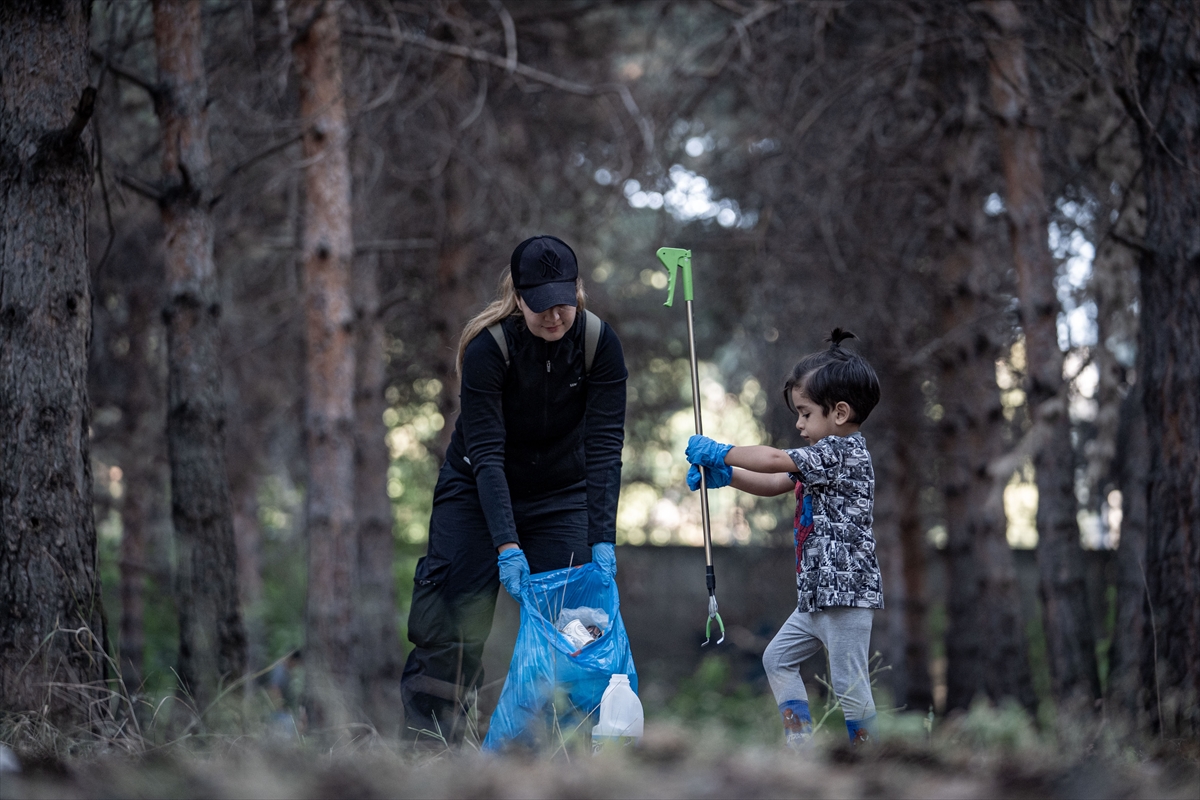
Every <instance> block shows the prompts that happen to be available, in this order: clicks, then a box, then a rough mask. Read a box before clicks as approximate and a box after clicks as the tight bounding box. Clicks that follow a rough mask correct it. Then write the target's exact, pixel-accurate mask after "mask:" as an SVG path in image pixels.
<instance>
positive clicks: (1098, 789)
mask: <svg viewBox="0 0 1200 800" xmlns="http://www.w3.org/2000/svg"><path fill="white" fill-rule="evenodd" d="M230 688H231V689H234V688H236V687H230ZM813 688H814V689H816V687H813ZM118 694H119V692H118ZM821 695H822V693H821V692H820V691H813V692H811V693H810V696H811V697H812V699H813V712H814V719H816V720H818V721H820V723H821V724H820V725H819V726H818V728H819V729H818V731H817V734H816V736H815V737H814V740H813V746H812V747H811V748H810V749H809V750H807V751H806V752H802V753H799V754H797V753H793V752H791V751H788V750H786V749H785V748H783V747H782V746H781V745H780V741H781V739H782V727H781V725H780V723H779V719H778V713H777V711H776V709H775V707H774V701H773V699H772V698H771V697H770V696H769V695H767V694H764V693H762V692H761V691H758V692H756V691H755V690H754V689H752V688H751V687H750V685H748V684H745V683H744V682H742V681H739V680H737V679H736V678H735V677H734V676H733V675H732V674H731V671H730V669H729V666H728V664H727V663H726V662H725V661H724V660H723V659H721V658H710V659H707V660H706V661H705V662H703V663H702V665H701V666H700V668H699V669H698V670H697V672H696V673H695V674H694V675H693V676H692V677H691V678H689V679H687V680H685V681H683V682H681V683H680V685H679V687H678V691H677V692H676V694H675V695H674V696H673V697H672V698H671V699H670V700H669V701H667V702H666V703H665V705H664V706H662V707H661V708H658V709H651V710H650V712H649V713H648V718H647V723H646V734H645V737H644V739H643V740H642V743H641V745H640V746H638V747H636V748H618V749H615V750H606V751H603V752H601V753H599V754H597V755H595V756H590V755H586V753H587V750H586V748H585V747H582V746H580V744H579V742H577V741H575V740H574V738H575V737H572V736H571V734H570V732H569V731H559V732H558V739H557V741H555V740H554V737H551V740H550V742H549V743H548V744H546V745H545V746H543V747H542V748H540V749H537V750H525V751H521V752H514V753H510V754H505V755H495V754H485V753H482V752H480V751H479V749H478V743H479V740H480V735H479V728H478V726H477V725H472V726H471V730H470V731H469V733H468V736H467V741H466V742H465V744H464V746H462V747H459V748H451V747H448V746H445V744H444V740H443V741H442V742H441V743H440V744H439V740H438V736H437V732H436V731H434V732H431V735H430V736H429V737H427V738H426V741H425V743H424V745H423V746H421V747H414V746H412V745H411V744H407V743H404V742H400V741H397V740H394V739H389V738H386V737H383V736H380V735H379V734H378V732H377V731H375V730H374V729H373V728H371V727H370V726H367V725H345V726H340V727H337V728H332V729H328V730H324V731H318V732H315V733H314V732H310V733H309V734H308V735H306V736H303V737H300V738H299V739H289V738H285V737H282V736H280V735H279V734H278V732H277V729H274V728H272V726H271V725H270V724H269V719H270V711H271V708H270V705H269V703H266V702H265V697H263V698H255V697H254V696H253V695H251V697H250V699H249V700H247V699H246V694H245V693H243V692H241V691H229V692H227V693H226V696H225V700H223V701H222V703H223V705H222V707H221V708H219V709H212V710H210V711H209V712H208V714H206V715H205V719H206V720H207V719H211V720H212V723H211V724H210V725H209V729H208V732H207V733H205V734H204V735H199V734H198V733H197V732H196V730H194V729H193V730H191V731H188V730H186V726H185V727H184V728H183V729H181V728H179V727H177V726H176V725H175V723H172V722H170V719H171V715H170V713H169V711H168V709H167V708H166V705H165V704H164V703H161V702H160V708H159V710H158V713H157V715H150V717H149V719H150V721H149V722H148V723H147V724H146V725H145V726H144V727H141V728H138V727H135V726H134V725H133V723H132V722H125V723H122V722H121V719H120V715H119V714H117V713H113V714H112V715H111V716H110V719H109V721H108V722H107V723H106V724H105V725H104V726H100V727H98V728H95V729H93V730H91V731H81V730H77V731H66V732H64V731H56V730H54V729H52V728H51V727H50V726H48V725H47V724H46V723H45V722H44V721H43V720H40V719H39V718H37V717H36V716H32V715H24V716H12V715H10V716H8V717H5V718H3V719H2V720H0V741H4V742H7V743H8V744H9V745H10V746H12V747H13V748H14V749H15V750H16V751H17V754H18V756H19V757H20V758H21V760H22V763H23V771H22V772H21V773H20V774H19V775H4V776H3V779H2V780H0V800H8V799H9V798H14V799H15V798H41V797H63V796H70V797H81V798H91V797H96V798H107V797H132V798H140V797H146V798H150V797H154V798H192V797H195V798H200V797H205V798H208V797H212V798H241V797H271V798H309V797H313V798H316V797H329V796H348V797H364V798H373V797H434V798H460V797H576V798H592V797H596V798H601V797H698V798H706V797H732V796H738V797H774V796H791V797H834V796H836V797H879V796H888V797H930V796H942V797H989V798H991V797H997V798H1006V797H1013V798H1017V797H1034V796H1037V797H1064V798H1065V797H1098V798H1103V797H1114V798H1115V797H1162V798H1176V797H1178V798H1191V800H1194V798H1195V797H1196V796H1197V792H1198V790H1200V767H1198V764H1200V743H1197V742H1196V741H1194V740H1166V741H1160V740H1158V739H1155V738H1150V737H1144V736H1140V735H1138V734H1136V733H1134V732H1132V731H1130V730H1127V729H1125V728H1123V727H1122V726H1121V725H1120V724H1118V723H1119V721H1117V720H1113V719H1109V718H1106V717H1104V716H1088V717H1086V718H1077V719H1075V720H1073V721H1072V724H1070V725H1063V724H1062V723H1063V719H1064V717H1066V716H1067V714H1066V713H1065V712H1060V713H1059V714H1058V717H1057V721H1058V723H1059V724H1058V726H1056V727H1055V728H1047V727H1039V726H1038V725H1037V722H1036V720H1035V719H1034V718H1032V717H1030V716H1029V715H1028V714H1027V713H1026V712H1025V711H1023V710H1022V709H1021V708H1019V707H1017V706H1015V705H1005V706H1002V707H999V708H996V707H992V706H990V705H988V704H987V703H982V702H981V703H977V704H975V705H974V706H972V708H971V709H970V710H969V711H968V712H966V713H959V714H955V715H951V716H950V717H948V718H941V719H931V718H930V717H928V716H926V715H923V714H919V713H905V712H898V711H894V710H889V709H887V708H883V707H881V708H880V710H879V723H878V739H877V741H876V742H875V744H874V745H873V746H872V747H870V748H859V749H855V748H852V747H851V746H850V745H849V742H848V741H847V737H846V734H845V730H844V728H843V727H842V721H841V715H840V711H839V710H838V708H837V706H836V704H825V703H823V702H822V701H821V699H820V698H821ZM826 696H828V695H826ZM106 700H107V703H108V705H107V706H105V707H106V708H111V709H116V710H118V711H119V709H120V708H121V707H122V705H121V704H122V703H123V702H124V701H123V700H121V699H120V698H119V697H116V696H113V695H110V696H109V697H108V698H106ZM147 702H148V701H147ZM172 702H173V701H172ZM126 717H128V715H126ZM476 722H477V720H476Z"/></svg>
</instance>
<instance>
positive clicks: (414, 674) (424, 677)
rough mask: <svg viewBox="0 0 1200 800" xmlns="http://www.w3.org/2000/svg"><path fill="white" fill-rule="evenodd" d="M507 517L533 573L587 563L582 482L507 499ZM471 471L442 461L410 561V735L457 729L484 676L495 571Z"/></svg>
mask: <svg viewBox="0 0 1200 800" xmlns="http://www.w3.org/2000/svg"><path fill="white" fill-rule="evenodd" d="M513 517H514V521H515V522H516V526H517V534H518V535H519V536H520V537H521V549H522V550H523V551H524V553H525V557H526V558H527V559H528V561H529V568H530V571H531V572H535V573H536V572H548V571H550V570H554V569H561V568H563V567H566V566H573V565H579V564H586V563H587V562H589V561H591V560H592V553H591V548H590V547H588V544H587V526H588V518H587V487H586V482H584V481H580V482H579V483H577V484H574V485H571V486H568V487H567V488H565V489H559V490H556V491H553V492H548V493H546V494H542V495H538V496H536V497H530V498H523V499H517V498H514V499H513ZM496 557H497V553H496V548H495V546H494V545H493V544H492V537H491V534H489V533H488V527H487V522H486V520H485V518H484V516H483V508H482V506H481V505H480V503H479V493H478V492H477V491H476V488H475V481H474V479H473V478H471V477H469V476H466V475H463V474H462V473H460V472H458V471H457V470H456V469H454V468H453V467H452V466H450V465H449V464H443V465H442V469H441V472H440V473H439V474H438V482H437V487H436V488H435V489H434V491H433V515H432V517H431V518H430V520H429V547H428V550H427V551H426V555H425V557H424V558H422V559H421V560H420V561H418V562H417V571H416V575H415V576H414V583H413V596H412V606H411V609H410V611H409V614H408V638H409V641H411V642H412V643H413V645H414V649H413V651H412V652H411V653H409V655H408V661H407V663H406V664H405V665H404V679H403V683H402V684H401V693H402V695H403V697H404V712H405V717H406V722H405V726H406V728H407V729H408V730H407V731H406V733H407V735H408V737H410V738H411V737H416V738H425V736H428V735H429V734H425V735H422V734H421V733H420V731H422V730H424V731H430V732H437V731H440V735H441V737H443V738H444V739H445V740H446V741H447V742H450V743H457V742H459V741H461V739H462V735H463V722H464V714H463V712H464V711H465V708H464V702H465V701H466V695H467V693H468V692H470V691H471V690H472V689H477V688H478V687H479V686H480V685H481V684H482V683H483V645H484V642H486V641H487V637H488V634H489V633H491V630H492V615H493V613H494V612H495V610H496V592H497V590H498V589H499V587H500V572H499V569H498V567H497V562H496Z"/></svg>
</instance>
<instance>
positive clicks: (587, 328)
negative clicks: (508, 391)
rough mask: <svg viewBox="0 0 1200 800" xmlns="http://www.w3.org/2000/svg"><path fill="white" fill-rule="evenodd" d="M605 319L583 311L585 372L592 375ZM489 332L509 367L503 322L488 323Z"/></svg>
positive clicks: (506, 365)
mask: <svg viewBox="0 0 1200 800" xmlns="http://www.w3.org/2000/svg"><path fill="white" fill-rule="evenodd" d="M603 327H604V321H603V320H601V319H600V318H599V317H597V316H596V315H595V314H593V313H592V312H590V311H588V310H587V309H584V311H583V374H584V375H590V374H591V372H592V363H593V362H594V361H595V360H596V348H597V347H599V346H600V330H601V328H603ZM487 330H488V333H490V334H491V335H492V338H493V339H495V340H496V345H497V346H498V347H499V348H500V355H502V356H504V368H505V369H507V368H508V340H507V339H505V338H504V327H503V323H501V322H497V323H496V324H494V325H488V329H487Z"/></svg>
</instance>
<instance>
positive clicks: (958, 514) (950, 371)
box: [935, 111, 1037, 710]
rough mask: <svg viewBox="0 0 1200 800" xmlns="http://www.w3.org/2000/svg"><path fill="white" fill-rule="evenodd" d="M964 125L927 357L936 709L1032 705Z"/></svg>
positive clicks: (988, 268)
mask: <svg viewBox="0 0 1200 800" xmlns="http://www.w3.org/2000/svg"><path fill="white" fill-rule="evenodd" d="M964 116H965V117H966V119H965V122H964V124H965V125H966V126H967V127H966V129H964V130H962V131H960V132H958V133H957V140H956V141H950V142H947V144H946V149H947V154H948V156H947V157H948V162H947V165H946V172H947V182H948V183H949V185H950V186H951V191H950V194H949V196H948V197H947V199H946V209H947V213H948V214H949V220H948V223H947V225H946V226H945V229H946V234H945V236H946V237H947V238H946V241H945V246H946V247H947V255H946V258H945V259H943V261H942V270H941V272H942V276H943V286H942V288H941V292H940V294H939V297H938V299H937V306H938V318H939V331H940V333H941V335H942V337H943V340H944V344H943V345H942V347H941V348H939V350H938V351H937V353H936V355H935V363H936V366H937V377H938V397H939V400H940V402H941V405H942V407H943V411H942V418H941V420H940V422H939V423H938V439H939V449H940V451H941V456H942V458H941V460H940V462H939V464H940V470H941V472H940V478H941V486H942V494H943V496H944V498H945V504H946V532H947V540H946V551H945V555H946V616H947V628H946V709H947V710H953V709H965V708H968V707H969V706H970V704H971V701H972V700H973V699H974V698H975V697H976V696H977V695H982V696H985V697H987V698H988V699H990V700H992V701H994V702H999V701H1001V700H1004V699H1015V700H1017V701H1018V702H1019V703H1021V704H1022V705H1023V706H1025V707H1026V708H1033V707H1034V706H1035V705H1036V702H1037V699H1036V697H1035V695H1034V692H1033V679H1032V674H1031V671H1030V668H1029V661H1028V656H1027V652H1026V650H1027V648H1026V643H1025V626H1024V624H1023V620H1022V619H1021V611H1020V609H1021V605H1020V599H1019V596H1018V593H1017V583H1016V568H1015V566H1014V564H1013V558H1012V552H1011V550H1010V548H1009V546H1008V539H1007V532H1006V527H1007V526H1006V519H1005V515H1004V505H1003V487H1004V481H1005V480H1006V479H1007V476H993V475H992V474H991V470H990V469H989V468H990V466H991V464H992V462H993V461H994V460H995V459H996V458H997V457H998V456H999V455H1000V452H1001V448H1002V446H1003V445H1002V441H1003V440H1002V427H1003V425H1004V424H1005V421H1004V416H1003V413H1002V408H1001V405H1000V391H999V387H998V386H997V385H996V360H997V358H999V357H1000V355H1001V353H1002V348H1001V344H1000V342H1001V335H1002V334H1001V332H1000V331H999V329H998V327H999V326H998V325H997V324H996V323H995V322H994V320H996V319H998V318H999V313H998V311H999V309H998V308H997V307H996V306H997V303H996V301H995V300H993V299H992V298H993V297H995V294H996V292H995V291H994V289H995V287H994V286H992V285H991V284H992V275H993V274H994V273H995V272H996V270H995V269H993V268H992V265H991V264H990V263H989V256H988V253H987V247H986V244H987V242H986V215H985V214H984V212H983V199H984V192H983V189H982V185H981V182H980V177H981V174H982V172H983V170H984V168H985V166H986V161H985V158H986V154H985V152H984V151H983V146H984V140H983V137H982V136H980V135H978V133H977V132H976V131H973V130H972V129H971V126H972V125H973V124H974V123H973V122H972V119H971V118H970V112H969V111H965V112H964Z"/></svg>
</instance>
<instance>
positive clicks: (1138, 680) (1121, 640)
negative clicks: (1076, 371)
mask: <svg viewBox="0 0 1200 800" xmlns="http://www.w3.org/2000/svg"><path fill="white" fill-rule="evenodd" d="M1115 460H1116V467H1117V474H1118V480H1119V482H1120V487H1121V497H1122V501H1121V540H1120V542H1118V544H1117V559H1116V572H1117V576H1116V577H1117V619H1116V624H1115V625H1114V626H1113V642H1112V649H1111V650H1110V651H1109V667H1108V698H1109V703H1110V704H1111V707H1112V708H1114V709H1116V710H1118V711H1120V712H1122V714H1124V715H1125V716H1126V717H1128V718H1129V719H1139V718H1141V717H1142V715H1143V713H1144V712H1145V710H1146V708H1147V705H1146V702H1147V699H1148V698H1150V697H1153V694H1151V693H1147V692H1146V691H1145V689H1146V688H1147V687H1146V684H1145V682H1144V680H1143V678H1142V657H1143V653H1144V652H1145V651H1146V649H1147V643H1146V638H1147V634H1146V621H1147V620H1146V519H1147V514H1148V511H1149V509H1147V507H1146V494H1147V489H1146V479H1147V475H1148V474H1149V472H1150V451H1149V446H1148V444H1147V441H1146V412H1145V409H1144V407H1143V402H1142V392H1141V384H1140V383H1138V384H1137V385H1135V386H1134V387H1133V388H1132V389H1130V390H1129V394H1128V395H1126V397H1125V402H1124V403H1122V406H1121V426H1120V428H1119V429H1118V431H1117V453H1116V459H1115ZM1149 688H1150V689H1151V691H1152V690H1153V686H1150V687H1149Z"/></svg>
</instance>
